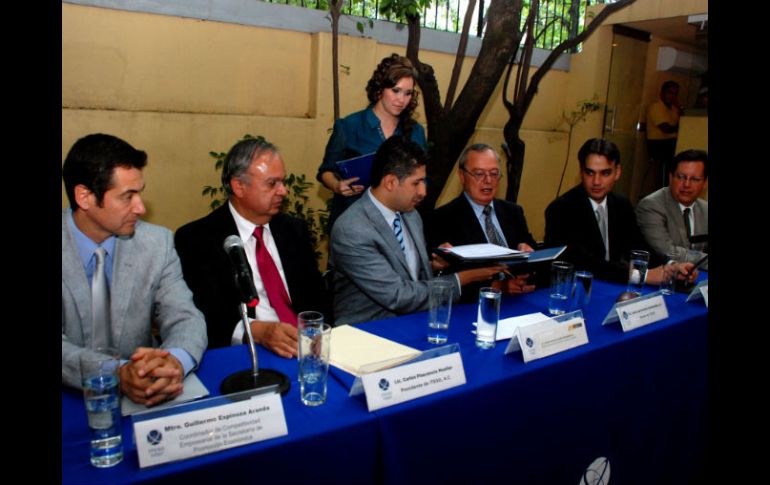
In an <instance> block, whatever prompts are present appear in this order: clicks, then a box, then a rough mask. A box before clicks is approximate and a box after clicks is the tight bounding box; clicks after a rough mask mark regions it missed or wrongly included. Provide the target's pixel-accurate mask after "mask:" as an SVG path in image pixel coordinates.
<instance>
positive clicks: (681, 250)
mask: <svg viewBox="0 0 770 485" xmlns="http://www.w3.org/2000/svg"><path fill="white" fill-rule="evenodd" d="M693 207H694V213H695V215H694V217H695V232H696V234H706V233H708V230H709V204H708V202H706V201H705V200H701V199H698V200H696V201H695V204H694V206H693ZM636 218H637V221H638V223H639V227H640V228H641V230H642V234H643V235H644V238H645V239H646V240H647V244H649V245H650V246H651V247H652V248H653V249H654V250H655V251H656V252H657V253H658V254H660V255H661V256H665V255H666V253H667V252H668V251H669V250H674V251H676V253H677V258H678V260H679V261H684V257H685V254H686V253H687V250H688V249H690V248H692V249H695V250H697V251H698V252H699V253H701V255H703V254H705V253H707V252H708V243H705V242H704V243H695V244H692V245H690V241H689V239H688V238H687V232H686V229H685V227H684V218H683V217H682V212H681V211H680V210H679V203H678V202H677V201H676V199H674V196H673V195H671V189H669V188H668V187H663V188H662V189H658V190H656V191H655V192H653V193H651V194H650V195H648V196H647V197H645V198H644V199H642V200H640V201H639V204H637V206H636ZM704 269H705V270H706V271H708V263H707V264H706V265H704Z"/></svg>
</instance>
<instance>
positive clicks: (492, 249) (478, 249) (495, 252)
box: [444, 243, 526, 260]
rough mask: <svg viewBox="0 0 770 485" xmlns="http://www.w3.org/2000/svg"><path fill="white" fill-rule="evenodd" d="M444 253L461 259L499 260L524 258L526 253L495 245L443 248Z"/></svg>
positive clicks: (465, 245)
mask: <svg viewBox="0 0 770 485" xmlns="http://www.w3.org/2000/svg"><path fill="white" fill-rule="evenodd" d="M444 249H445V250H446V251H449V252H451V253H454V254H455V255H457V256H460V257H461V258H463V259H466V260H471V259H487V258H499V257H503V256H514V255H521V256H523V257H526V253H524V252H523V251H518V250H516V249H510V248H506V247H503V246H498V245H496V244H489V243H483V244H464V245H462V246H454V247H451V248H444Z"/></svg>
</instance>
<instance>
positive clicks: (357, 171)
mask: <svg viewBox="0 0 770 485" xmlns="http://www.w3.org/2000/svg"><path fill="white" fill-rule="evenodd" d="M374 153H375V152H372V153H368V154H366V155H360V156H358V157H353V158H348V159H347V160H340V161H338V162H337V168H338V169H339V172H340V174H341V175H342V178H343V179H349V178H353V177H358V181H357V182H354V183H353V185H363V186H364V188H366V187H369V186H370V185H371V183H372V162H373V161H374Z"/></svg>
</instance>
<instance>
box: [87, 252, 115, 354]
mask: <svg viewBox="0 0 770 485" xmlns="http://www.w3.org/2000/svg"><path fill="white" fill-rule="evenodd" d="M94 256H95V257H96V269H95V270H94V274H93V276H92V277H91V318H92V324H93V330H92V333H93V335H92V337H93V338H92V339H91V344H92V345H91V346H92V347H93V348H97V347H109V346H110V344H111V340H112V339H111V336H110V288H109V285H108V284H107V274H106V272H105V271H104V259H105V257H106V251H105V249H104V248H103V247H101V246H99V247H98V248H96V250H95V251H94Z"/></svg>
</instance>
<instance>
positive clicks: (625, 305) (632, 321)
mask: <svg viewBox="0 0 770 485" xmlns="http://www.w3.org/2000/svg"><path fill="white" fill-rule="evenodd" d="M665 318H668V307H666V302H665V300H663V293H661V292H660V291H656V292H655V293H650V294H649V295H644V296H640V297H639V298H634V299H633V300H626V301H623V302H620V303H615V305H613V307H612V309H611V310H610V312H609V313H608V314H607V316H606V317H605V318H604V321H603V322H602V325H607V324H609V323H612V322H616V321H618V320H620V326H621V327H622V328H623V331H624V332H628V331H629V330H633V329H635V328H639V327H643V326H645V325H649V324H651V323H654V322H657V321H659V320H663V319H665Z"/></svg>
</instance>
